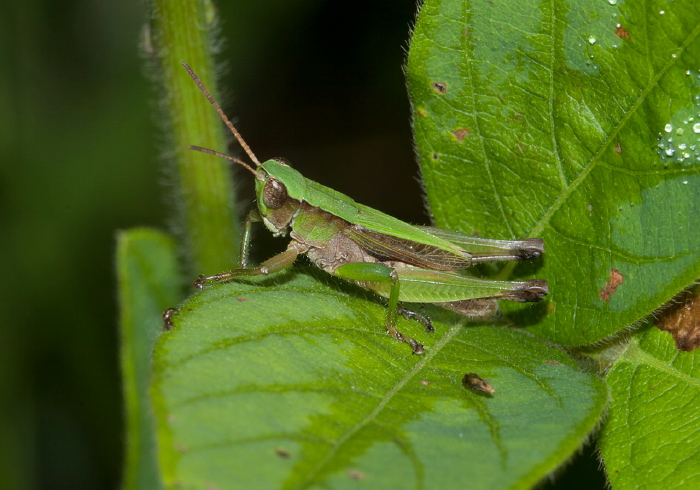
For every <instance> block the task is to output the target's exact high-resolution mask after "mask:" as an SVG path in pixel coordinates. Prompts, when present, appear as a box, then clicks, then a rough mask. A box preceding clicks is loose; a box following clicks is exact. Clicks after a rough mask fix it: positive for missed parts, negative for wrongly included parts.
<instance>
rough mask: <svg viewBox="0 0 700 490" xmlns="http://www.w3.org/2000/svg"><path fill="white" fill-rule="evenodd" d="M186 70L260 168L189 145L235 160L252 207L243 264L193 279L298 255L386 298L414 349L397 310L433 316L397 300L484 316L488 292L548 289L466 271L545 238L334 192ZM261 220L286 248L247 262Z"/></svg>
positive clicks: (222, 277)
mask: <svg viewBox="0 0 700 490" xmlns="http://www.w3.org/2000/svg"><path fill="white" fill-rule="evenodd" d="M183 65H184V67H185V69H186V70H187V72H188V73H189V74H190V76H191V77H192V79H193V80H194V81H195V83H196V84H197V86H198V87H199V89H200V90H201V91H202V93H203V94H204V95H205V96H206V98H207V99H208V100H209V102H210V103H211V105H212V106H214V109H216V112H217V113H218V114H219V116H220V117H221V120H222V121H223V122H224V123H225V124H226V126H227V127H228V128H229V130H230V131H231V133H232V134H233V136H234V137H235V138H236V139H237V140H238V142H239V143H240V145H241V146H242V147H243V149H244V150H245V152H246V153H247V154H248V156H249V157H250V159H251V160H252V161H253V162H254V164H255V166H256V168H252V167H251V166H250V165H248V164H247V163H245V162H244V161H242V160H239V159H238V158H234V157H231V156H229V155H225V154H223V153H219V152H217V151H214V150H209V149H206V148H201V147H198V146H190V148H191V149H193V150H197V151H201V152H204V153H209V154H211V155H215V156H218V157H221V158H225V159H227V160H230V161H232V162H235V163H237V164H239V165H241V166H242V167H244V168H246V169H247V170H248V171H249V172H250V173H252V174H253V175H254V176H255V192H256V196H257V203H258V206H257V207H258V209H257V210H255V209H254V210H253V211H251V213H250V214H249V215H248V217H247V218H246V220H245V223H244V231H243V236H242V245H241V255H240V261H239V268H238V269H234V270H231V271H229V272H222V273H220V274H216V275H213V276H199V278H198V279H197V280H196V281H195V283H194V285H195V287H197V288H199V289H202V288H203V287H204V285H205V284H206V283H208V282H212V281H227V280H229V279H232V278H235V277H240V276H254V275H260V274H262V275H267V274H272V273H275V272H278V271H280V270H282V269H284V268H285V267H288V266H290V265H291V264H292V263H293V262H294V261H295V260H296V258H297V257H298V256H299V255H306V256H307V257H308V258H309V259H310V260H311V262H313V263H314V265H316V266H317V267H319V268H320V269H322V270H324V271H326V272H327V273H329V274H331V275H333V276H335V277H340V278H342V279H346V280H348V281H350V282H353V283H355V284H357V285H359V286H361V287H363V288H365V289H368V290H370V291H373V292H374V293H376V294H378V295H379V296H381V297H383V298H387V299H388V307H387V315H386V320H385V326H386V329H387V330H388V332H389V333H390V334H391V335H392V336H393V337H394V338H395V339H396V340H398V341H400V342H405V343H407V344H409V345H410V346H411V347H412V349H413V352H414V353H415V354H422V353H423V352H424V349H423V346H422V345H421V344H419V343H418V342H416V341H415V340H414V339H412V338H410V337H408V336H406V335H404V334H402V333H401V332H399V331H398V330H397V328H396V320H397V315H398V314H401V315H403V316H405V317H406V318H413V319H417V320H419V321H420V322H421V323H423V325H424V326H425V328H426V330H427V331H429V332H431V331H433V328H432V325H431V323H430V320H429V319H428V318H427V317H425V316H423V315H421V314H419V313H417V312H414V311H410V310H408V309H406V308H404V307H403V306H401V304H400V302H409V303H436V304H438V305H440V306H442V307H445V308H447V309H450V310H453V311H457V312H459V313H462V314H466V315H471V316H482V315H485V314H489V313H490V312H492V311H493V310H494V309H495V303H494V302H493V300H495V299H500V300H508V301H518V302H530V301H540V300H541V299H542V297H543V296H545V295H546V294H547V293H548V286H547V281H544V280H538V279H536V280H529V281H514V282H510V281H491V280H485V279H478V278H475V277H470V276H468V275H466V274H464V273H463V272H462V271H464V270H465V269H468V268H469V267H471V266H473V265H475V264H478V263H481V262H493V261H512V260H528V259H533V258H536V257H538V256H539V255H540V254H541V253H542V252H544V244H543V242H542V240H541V239H538V238H527V239H524V240H489V239H483V238H476V237H472V236H468V235H464V234H462V233H457V232H454V231H448V230H442V229H439V228H431V227H423V226H413V225H409V224H407V223H404V222H403V221H400V220H398V219H396V218H392V217H391V216H388V215H386V214H384V213H381V212H379V211H376V210H374V209H372V208H370V207H367V206H363V205H362V204H358V203H356V202H355V201H353V200H352V199H350V198H349V197H348V196H346V195H344V194H341V193H340V192H337V191H334V190H333V189H329V188H328V187H324V186H322V185H321V184H318V183H316V182H314V181H312V180H309V179H307V178H305V177H304V176H303V175H301V174H300V173H299V172H298V171H296V170H294V169H293V168H291V167H290V165H289V163H288V162H287V161H286V160H284V159H281V158H273V159H271V160H267V161H266V162H264V163H262V164H261V163H260V162H259V161H258V159H257V158H256V156H255V155H254V154H253V152H252V151H251V149H250V147H249V146H248V145H247V144H246V142H245V141H244V140H243V138H242V137H241V135H240V134H239V133H238V131H237V130H236V128H235V127H234V126H233V124H232V123H231V122H230V121H229V120H228V118H227V117H226V115H225V114H224V113H223V111H222V110H221V108H220V107H219V105H218V104H217V103H216V101H215V100H214V99H213V97H212V96H211V94H209V92H208V91H207V89H206V88H205V87H204V85H203V84H202V82H201V80H199V78H198V77H197V75H196V74H195V73H194V72H193V71H192V69H191V68H190V67H189V66H188V65H187V64H186V63H183ZM256 221H257V222H259V221H262V222H263V223H264V224H265V226H266V227H267V228H268V229H269V230H270V231H271V232H272V234H273V235H275V236H280V235H286V234H287V233H289V236H290V237H291V241H290V242H289V245H288V247H287V249H286V250H285V251H284V252H282V253H280V254H278V255H275V256H274V257H272V258H270V259H268V260H266V261H265V262H263V263H262V264H260V266H258V267H254V268H248V267H247V266H246V263H247V257H248V250H249V247H250V228H251V224H252V223H253V222H256Z"/></svg>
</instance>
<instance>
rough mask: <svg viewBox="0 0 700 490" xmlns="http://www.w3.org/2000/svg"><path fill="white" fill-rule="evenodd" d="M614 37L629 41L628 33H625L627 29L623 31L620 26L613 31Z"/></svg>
mask: <svg viewBox="0 0 700 490" xmlns="http://www.w3.org/2000/svg"><path fill="white" fill-rule="evenodd" d="M615 35H616V36H617V37H619V38H620V39H629V38H630V33H629V32H627V29H625V28H624V27H622V26H618V27H617V29H615Z"/></svg>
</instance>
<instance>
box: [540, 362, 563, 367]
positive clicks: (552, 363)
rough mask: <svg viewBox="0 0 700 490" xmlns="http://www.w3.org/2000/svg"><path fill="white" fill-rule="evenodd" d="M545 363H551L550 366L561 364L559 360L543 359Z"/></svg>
mask: <svg viewBox="0 0 700 490" xmlns="http://www.w3.org/2000/svg"><path fill="white" fill-rule="evenodd" d="M544 362H545V364H551V365H552V366H561V363H560V362H557V361H544Z"/></svg>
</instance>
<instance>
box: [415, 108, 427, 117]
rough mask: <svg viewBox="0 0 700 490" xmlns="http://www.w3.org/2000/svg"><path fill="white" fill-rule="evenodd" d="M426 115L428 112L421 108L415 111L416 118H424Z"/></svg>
mask: <svg viewBox="0 0 700 490" xmlns="http://www.w3.org/2000/svg"><path fill="white" fill-rule="evenodd" d="M427 115H428V111H426V110H425V109H423V108H422V107H421V108H420V109H418V110H417V111H416V116H418V117H425V116H427Z"/></svg>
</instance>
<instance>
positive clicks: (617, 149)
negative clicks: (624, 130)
mask: <svg viewBox="0 0 700 490" xmlns="http://www.w3.org/2000/svg"><path fill="white" fill-rule="evenodd" d="M615 153H617V154H618V155H621V154H622V145H621V144H620V142H619V141H618V142H617V143H615Z"/></svg>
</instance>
